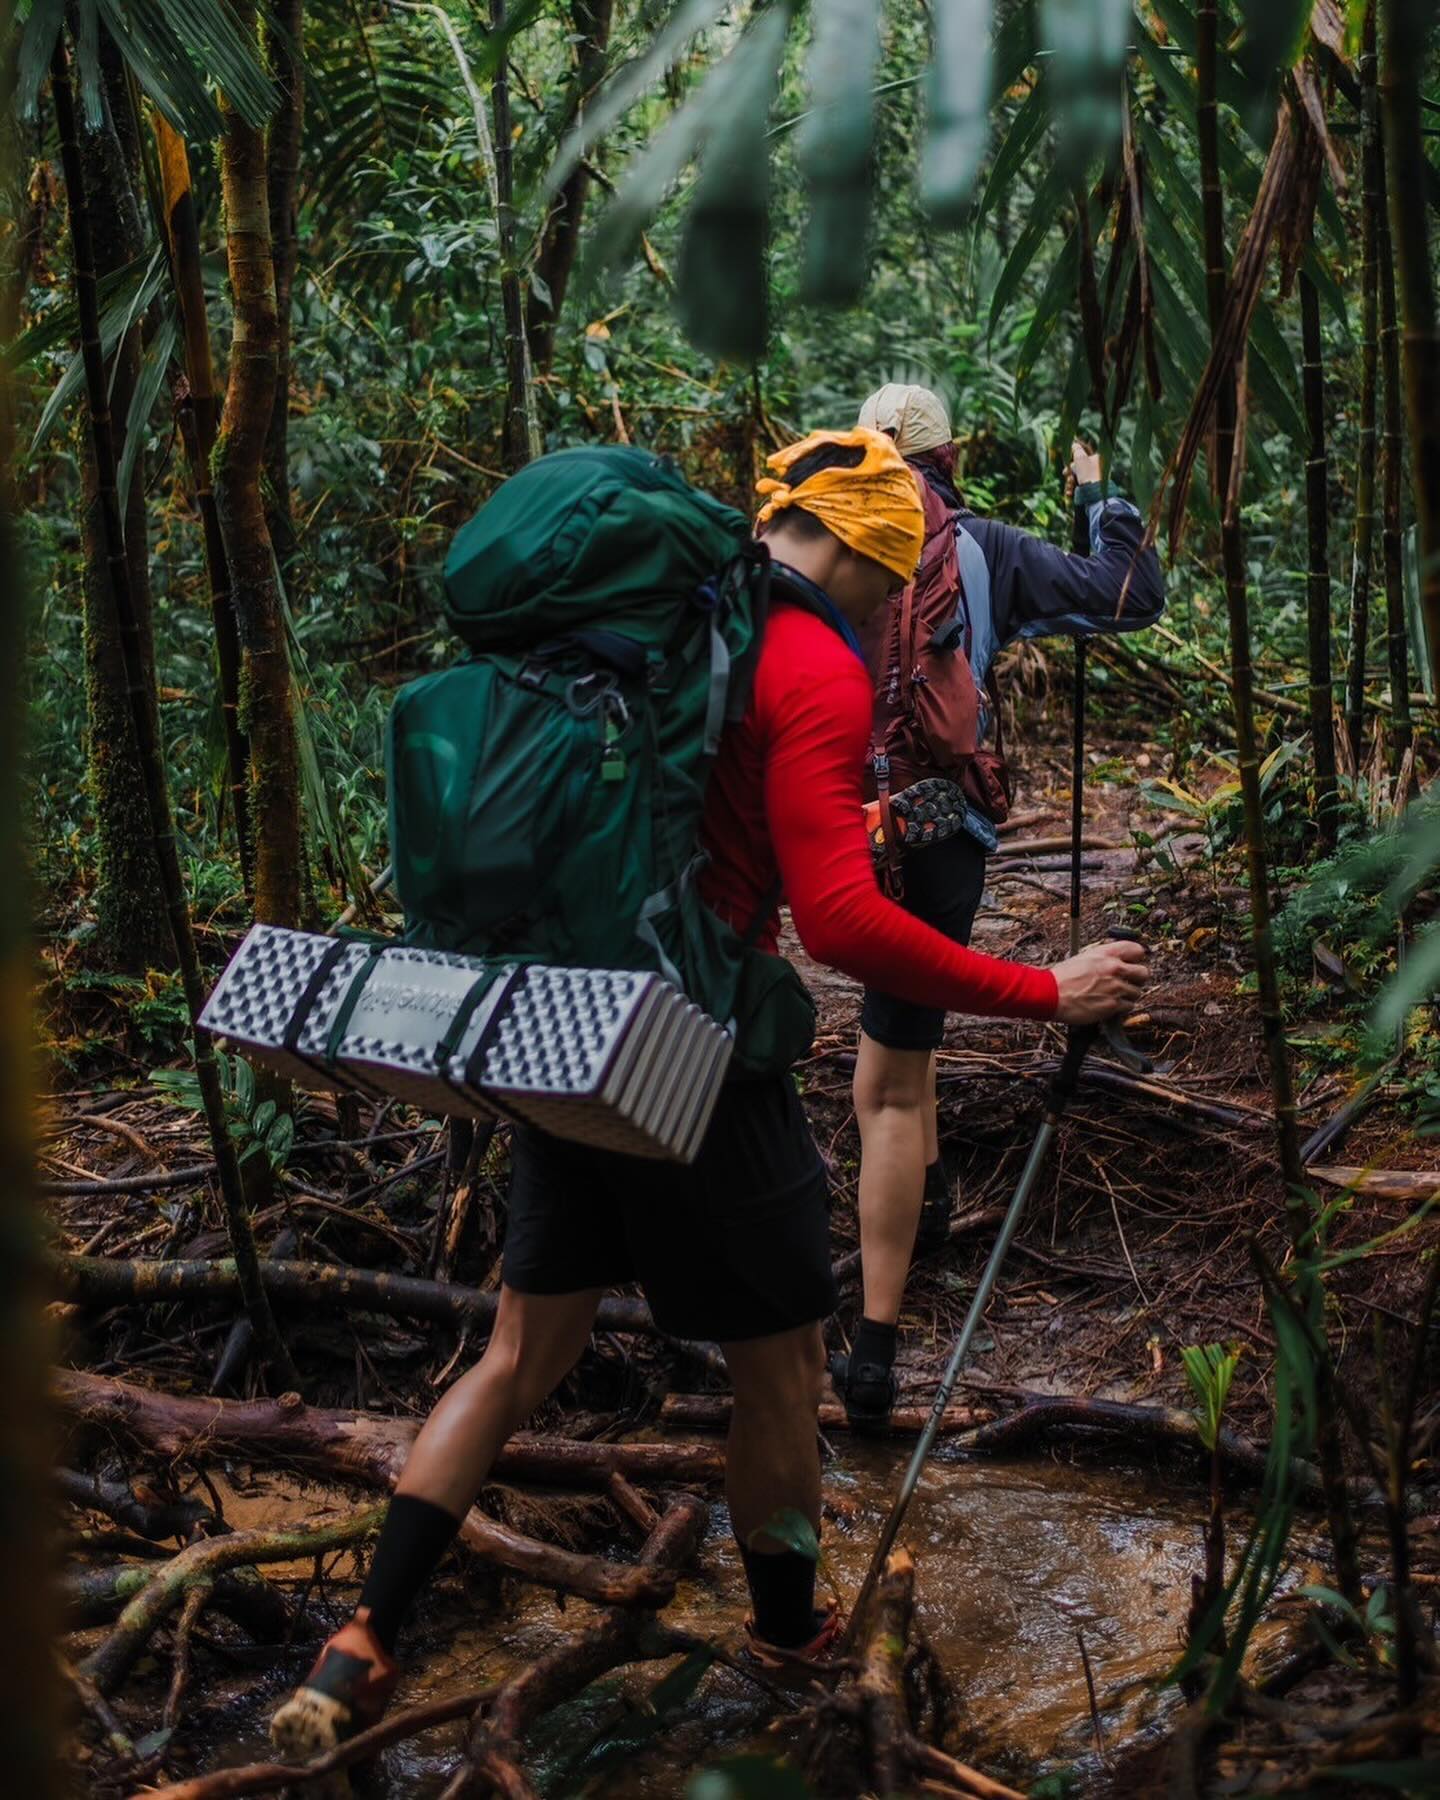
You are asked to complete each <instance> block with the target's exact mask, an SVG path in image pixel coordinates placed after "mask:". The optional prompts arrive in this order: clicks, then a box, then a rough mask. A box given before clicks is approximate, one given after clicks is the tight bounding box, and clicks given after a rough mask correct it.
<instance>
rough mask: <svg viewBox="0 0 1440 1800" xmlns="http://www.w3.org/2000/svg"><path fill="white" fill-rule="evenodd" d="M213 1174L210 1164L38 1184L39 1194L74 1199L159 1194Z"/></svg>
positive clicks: (197, 1183) (192, 1184)
mask: <svg viewBox="0 0 1440 1800" xmlns="http://www.w3.org/2000/svg"><path fill="white" fill-rule="evenodd" d="M214 1174H215V1165H214V1163H213V1162H208V1163H196V1164H195V1165H194V1166H193V1167H191V1168H188V1169H156V1170H153V1171H152V1172H151V1173H150V1174H148V1175H116V1176H113V1177H112V1178H111V1179H109V1180H106V1179H105V1177H104V1176H100V1175H97V1176H96V1177H95V1178H94V1180H93V1181H92V1180H85V1181H37V1182H36V1184H35V1185H36V1187H37V1188H38V1189H39V1191H40V1192H41V1193H42V1194H48V1195H54V1196H56V1197H60V1196H65V1197H67V1198H74V1197H76V1196H79V1195H81V1194H158V1193H162V1192H164V1191H165V1190H166V1189H167V1188H179V1187H199V1185H200V1183H201V1182H202V1181H209V1180H210V1179H211V1178H212V1177H213V1176H214Z"/></svg>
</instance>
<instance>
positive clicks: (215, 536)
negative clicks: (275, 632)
mask: <svg viewBox="0 0 1440 1800" xmlns="http://www.w3.org/2000/svg"><path fill="white" fill-rule="evenodd" d="M154 123H155V143H156V147H157V149H158V151H159V163H160V186H161V204H162V205H163V207H164V209H165V233H166V237H167V238H168V240H169V244H170V267H171V270H172V271H173V275H174V282H175V299H176V303H177V305H178V306H179V309H180V325H181V331H182V333H183V336H184V340H185V380H186V386H187V389H188V392H187V394H186V396H185V399H184V402H183V404H182V406H181V409H180V416H181V434H182V436H183V437H184V439H185V451H186V455H187V457H188V458H189V462H190V469H191V474H192V476H193V478H194V482H195V504H196V508H197V510H198V511H199V514H200V526H201V530H202V532H203V534H204V539H205V573H206V576H207V578H208V580H209V584H210V619H211V624H212V627H213V629H214V633H215V663H216V670H217V673H218V675H219V684H220V716H221V719H222V721H223V724H224V728H225V766H226V771H227V774H228V776H229V789H228V792H229V795H230V816H231V818H232V820H233V821H234V824H235V840H236V844H237V846H238V848H239V852H240V871H241V875H242V877H243V879H244V883H245V892H246V894H247V896H250V897H251V898H252V899H253V889H254V869H253V863H252V858H251V854H250V790H249V781H250V773H249V770H250V746H249V744H248V743H247V742H246V738H245V733H244V731H242V730H241V727H240V636H239V632H238V631H237V629H236V625H235V608H234V607H233V606H232V604H231V601H230V565H229V563H228V562H227V561H226V559H225V540H224V538H223V537H222V536H221V533H220V517H219V514H218V513H217V512H216V510H215V489H214V486H213V484H212V481H211V476H210V458H211V456H212V454H213V453H214V449H215V433H216V423H217V414H218V403H217V401H216V398H215V366H214V362H213V360H212V358H211V355H210V319H209V314H208V312H207V310H206V306H205V279H204V273H203V271H202V269H201V266H200V225H199V219H198V216H197V214H196V210H195V194H194V190H193V189H192V187H191V185H190V158H189V155H188V153H187V151H186V149H185V140H184V139H183V138H182V137H181V136H180V134H179V133H178V132H177V131H176V130H175V129H174V128H173V127H172V126H171V124H170V123H169V121H168V120H167V119H166V118H165V117H164V116H163V114H161V113H159V112H158V111H157V112H156V113H155V114H154Z"/></svg>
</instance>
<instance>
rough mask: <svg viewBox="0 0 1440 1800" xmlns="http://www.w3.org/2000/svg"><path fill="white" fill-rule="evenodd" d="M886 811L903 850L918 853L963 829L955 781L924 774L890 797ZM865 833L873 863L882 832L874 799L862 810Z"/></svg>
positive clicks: (961, 798)
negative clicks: (928, 845) (889, 813)
mask: <svg viewBox="0 0 1440 1800" xmlns="http://www.w3.org/2000/svg"><path fill="white" fill-rule="evenodd" d="M890 811H891V813H892V814H893V815H894V818H895V828H896V830H897V831H898V832H899V834H900V844H901V848H902V849H904V850H922V849H924V847H925V846H926V845H927V844H939V843H943V842H944V840H945V839H946V838H951V837H954V836H955V834H956V832H958V831H963V830H964V829H965V817H966V805H965V795H964V793H963V791H962V790H961V789H960V787H958V786H957V785H956V783H955V782H953V781H946V780H945V779H944V777H943V776H939V775H927V776H926V777H925V779H924V780H923V781H914V782H911V784H910V786H909V787H907V788H902V789H901V790H900V792H899V793H898V794H893V795H892V796H891V799H890ZM865 831H866V834H867V835H868V837H869V839H870V854H871V855H872V856H873V857H874V858H875V860H876V862H877V863H878V862H881V861H883V860H884V857H885V833H884V830H883V829H882V827H881V824H880V803H879V801H878V800H872V801H871V802H870V803H869V805H867V806H866V808H865Z"/></svg>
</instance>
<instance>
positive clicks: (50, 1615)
mask: <svg viewBox="0 0 1440 1800" xmlns="http://www.w3.org/2000/svg"><path fill="white" fill-rule="evenodd" d="M9 15H10V8H9V6H8V5H5V4H4V0H0V21H3V22H4V23H6V24H9V22H10V18H9ZM8 145H9V139H8V138H7V140H6V142H5V143H4V144H0V158H3V156H4V152H5V150H6V149H7V148H8ZM0 173H3V174H4V175H6V176H8V175H9V174H10V171H9V170H8V169H6V170H3V171H0ZM7 377H8V370H7V368H6V367H5V365H4V363H3V362H0V470H3V471H5V472H6V479H4V480H3V481H0V570H3V572H4V580H3V582H0V863H3V866H4V867H5V868H6V869H8V870H10V871H11V878H10V879H9V880H8V881H6V882H4V883H3V884H0V1242H3V1244H4V1246H5V1254H4V1256H3V1257H0V1393H3V1394H4V1396H5V1404H4V1406H3V1407H0V1516H3V1519H4V1528H3V1530H0V1593H3V1594H4V1595H5V1670H6V1675H5V1679H4V1681H3V1682H0V1767H3V1768H4V1770H5V1772H6V1779H7V1785H8V1791H9V1792H11V1793H14V1794H25V1795H28V1796H30V1797H31V1800H59V1796H60V1794H61V1792H62V1783H61V1778H60V1770H59V1768H58V1766H57V1762H56V1754H55V1753H56V1749H57V1747H58V1745H59V1743H60V1728H61V1719H60V1696H59V1692H58V1683H57V1681H56V1669H55V1662H54V1659H53V1655H52V1650H51V1646H52V1644H53V1643H54V1640H55V1634H56V1631H57V1630H58V1626H59V1620H58V1617H57V1614H56V1607H55V1596H54V1592H53V1588H52V1583H51V1582H50V1580H48V1579H37V1573H38V1572H40V1571H44V1572H45V1573H46V1575H47V1576H48V1573H49V1561H50V1556H51V1546H52V1544H53V1527H54V1517H55V1512H54V1499H53V1496H52V1489H51V1475H50V1469H51V1464H52V1460H53V1447H52V1445H51V1442H50V1405H49V1400H48V1398H47V1394H46V1386H47V1381H48V1369H49V1364H50V1359H51V1357H52V1355H53V1354H54V1346H53V1344H52V1343H51V1341H50V1334H49V1332H48V1331H47V1329H46V1327H45V1316H44V1307H45V1302H46V1299H47V1298H48V1293H49V1286H50V1284H49V1280H48V1277H47V1275H46V1272H45V1265H44V1262H43V1260H42V1243H41V1234H40V1216H39V1211H38V1208H37V1206H36V1197H35V1165H34V1152H33V1142H32V1115H31V1105H32V1102H31V1085H32V1070H31V1028H30V959H31V944H30V909H29V906H28V905H27V901H28V899H29V896H28V895H27V893H26V891H25V887H24V883H23V882H21V881H18V880H16V879H15V878H14V871H15V870H17V869H21V868H23V867H24V861H25V853H24V845H23V841H22V830H21V813H22V801H21V773H22V771H21V756H22V750H23V743H22V738H23V721H24V719H25V701H26V695H25V686H26V682H25V654H26V648H27V645H26V629H25V627H26V609H25V606H24V599H23V594H22V589H21V582H20V579H19V577H20V573H21V569H20V547H19V545H18V544H17V542H16V540H15V531H14V527H13V520H12V516H11V498H12V496H11V490H10V482H9V479H8V472H9V470H10V468H11V467H12V460H13V456H14V450H15V445H14V439H13V432H12V421H13V418H14V413H13V411H12V408H11V403H10V394H9V392H8V387H9V383H8V379H7ZM121 694H122V696H123V694H124V688H123V687H122V688H121Z"/></svg>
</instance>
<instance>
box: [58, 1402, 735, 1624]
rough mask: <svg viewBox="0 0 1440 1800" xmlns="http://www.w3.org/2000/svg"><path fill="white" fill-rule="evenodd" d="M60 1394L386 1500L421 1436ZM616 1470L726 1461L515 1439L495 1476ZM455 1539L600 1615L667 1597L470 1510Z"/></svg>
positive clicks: (576, 1478) (676, 1474)
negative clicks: (603, 1609)
mask: <svg viewBox="0 0 1440 1800" xmlns="http://www.w3.org/2000/svg"><path fill="white" fill-rule="evenodd" d="M55 1392H56V1397H57V1399H58V1400H59V1403H60V1405H61V1407H62V1408H63V1409H64V1410H65V1411H66V1412H67V1413H69V1414H70V1416H71V1417H72V1418H74V1419H75V1420H77V1421H78V1422H80V1423H82V1424H88V1425H91V1426H99V1427H101V1428H103V1429H107V1430H111V1431H119V1432H123V1433H125V1434H126V1435H128V1436H129V1437H131V1438H133V1439H134V1440H135V1441H136V1442H138V1443H140V1444H143V1445H144V1446H145V1447H146V1448H147V1449H149V1450H151V1451H153V1452H155V1453H156V1454H157V1455H160V1456H164V1457H169V1458H172V1459H174V1458H180V1457H186V1458H198V1457H202V1456H205V1455H210V1456H244V1457H250V1458H254V1457H256V1456H267V1455H268V1456H271V1457H273V1458H275V1459H276V1460H281V1461H284V1462H287V1463H289V1464H290V1465H291V1466H293V1467H295V1468H302V1469H308V1470H311V1471H313V1472H315V1473H318V1474H322V1475H328V1476H339V1477H340V1478H341V1479H344V1480H349V1481H357V1482H360V1483H361V1484H362V1485H363V1486H365V1487H372V1488H380V1489H382V1490H389V1489H390V1488H393V1487H394V1485H395V1483H396V1481H397V1480H398V1479H399V1477H400V1471H401V1470H402V1469H403V1468H404V1466H405V1458H406V1456H407V1454H408V1452H409V1448H410V1445H411V1443H412V1442H413V1441H414V1439H415V1435H416V1433H417V1432H418V1430H419V1424H418V1422H417V1421H414V1420H409V1419H389V1418H385V1417H383V1416H382V1415H380V1414H376V1413H363V1412H340V1411H329V1410H327V1409H325V1408H323V1407H312V1406H306V1405H305V1404H304V1402H303V1401H301V1399H300V1398H299V1396H298V1395H296V1394H282V1395H281V1396H280V1398H279V1399H278V1400H257V1401H238V1400H191V1399H188V1398H181V1397H179V1396H177V1395H173V1394H157V1393H152V1392H151V1391H150V1390H149V1389H148V1388H141V1387H135V1386H133V1385H132V1384H131V1383H129V1382H124V1381H116V1380H114V1379H112V1378H111V1377H109V1376H104V1375H90V1374H87V1373H85V1372H84V1371H81V1370H77V1369H65V1370H60V1371H58V1372H57V1374H56V1377H55ZM615 1469H619V1470H620V1471H621V1473H622V1474H626V1475H631V1476H634V1477H635V1478H636V1479H639V1480H642V1481H665V1480H670V1481H713V1480H716V1479H718V1478H719V1476H720V1474H721V1473H722V1472H723V1469H724V1458H723V1457H722V1456H721V1454H720V1453H719V1451H717V1450H715V1449H712V1448H711V1447H710V1446H709V1445H708V1444H579V1443H576V1444H572V1443H569V1442H568V1441H566V1440H563V1439H554V1438H530V1439H525V1438H519V1439H512V1440H511V1442H510V1443H509V1444H508V1445H506V1447H505V1449H504V1450H503V1451H502V1452H501V1453H500V1457H499V1460H498V1461H497V1463H496V1468H495V1472H496V1474H497V1475H506V1476H514V1477H518V1478H521V1479H525V1478H528V1479H531V1480H540V1479H545V1478H548V1479H550V1480H556V1479H559V1480H561V1481H564V1482H566V1483H567V1484H569V1485H571V1486H600V1487H604V1486H605V1485H606V1483H607V1482H608V1480H609V1477H610V1474H611V1473H612V1471H614V1470H615ZM460 1537H461V1541H462V1542H463V1543H464V1544H466V1545H467V1546H468V1548H470V1549H471V1550H474V1551H475V1552H477V1554H479V1555H481V1556H483V1557H485V1558H486V1559H487V1560H488V1561H490V1562H492V1563H494V1564H495V1565H496V1566H497V1567H499V1568H502V1569H508V1570H509V1571H510V1572H511V1573H512V1574H514V1575H522V1576H524V1577H525V1578H526V1580H528V1581H534V1582H537V1583H538V1584H540V1585H541V1586H544V1587H555V1588H561V1589H564V1590H565V1591H566V1592H567V1593H572V1594H580V1595H582V1596H583V1597H584V1598H586V1599H587V1600H595V1601H598V1602H599V1603H600V1604H601V1605H606V1606H651V1605H660V1604H663V1602H664V1600H665V1599H667V1598H668V1595H667V1594H665V1593H664V1592H663V1583H662V1582H660V1578H659V1576H657V1575H656V1574H655V1573H654V1572H652V1571H650V1570H647V1569H645V1568H632V1567H629V1566H627V1565H625V1564H623V1563H614V1562H608V1561H606V1560H605V1559H604V1558H602V1557H598V1556H581V1555H577V1554H576V1553H575V1552H574V1551H570V1550H562V1549H560V1548H558V1547H557V1546H556V1545H554V1544H542V1543H540V1542H539V1541H538V1540H537V1539H535V1538H531V1537H526V1536H525V1535H524V1534H523V1533H522V1532H518V1531H513V1530H511V1528H510V1527H509V1526H508V1525H502V1524H500V1523H499V1521H498V1520H495V1519H491V1518H488V1517H487V1516H486V1515H485V1514H484V1513H482V1512H480V1511H479V1510H478V1508H475V1507H472V1508H471V1509H470V1511H469V1513H468V1514H467V1515H466V1518H465V1522H464V1524H463V1525H462V1526H461V1527H460ZM657 1583H658V1585H657Z"/></svg>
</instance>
